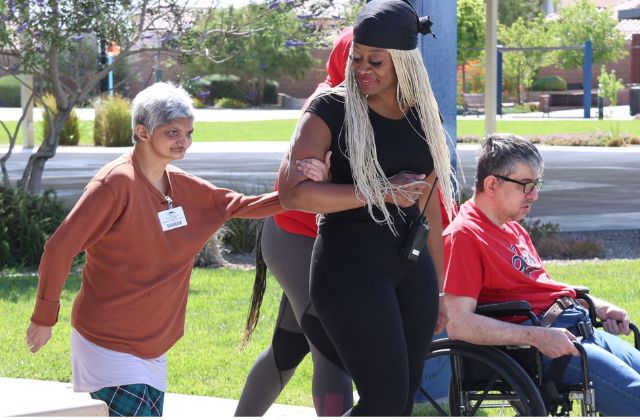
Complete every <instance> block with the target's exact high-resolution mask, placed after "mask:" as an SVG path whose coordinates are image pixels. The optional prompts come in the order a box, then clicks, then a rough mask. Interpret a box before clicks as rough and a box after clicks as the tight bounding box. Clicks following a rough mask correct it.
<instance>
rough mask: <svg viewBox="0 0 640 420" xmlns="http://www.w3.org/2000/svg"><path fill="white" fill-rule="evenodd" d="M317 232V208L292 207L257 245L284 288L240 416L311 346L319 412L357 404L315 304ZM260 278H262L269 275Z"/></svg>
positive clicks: (267, 226) (262, 404) (344, 50)
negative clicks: (311, 271) (312, 287)
mask: <svg viewBox="0 0 640 420" xmlns="http://www.w3.org/2000/svg"><path fill="white" fill-rule="evenodd" d="M352 40H353V29H352V28H351V27H348V28H346V29H344V30H343V31H342V32H341V33H340V35H339V36H338V38H337V40H336V42H335V44H334V46H333V49H332V51H331V54H330V55H329V60H328V61H327V65H326V68H327V77H326V79H325V80H324V81H323V82H322V83H320V84H319V85H318V87H317V88H316V90H315V92H314V93H313V94H312V95H311V96H310V97H309V99H308V100H307V102H306V103H305V105H304V106H303V110H304V109H306V108H307V106H308V105H309V102H310V101H311V99H312V98H314V97H315V96H316V95H317V94H319V93H321V92H323V91H325V90H326V89H329V88H331V87H334V86H336V85H338V84H340V83H341V82H342V81H343V80H344V72H345V66H346V64H347V59H348V57H349V51H350V49H351V42H352ZM277 187H278V185H277V183H276V188H277ZM317 232H318V225H317V224H316V214H314V213H309V212H303V211H296V210H288V211H285V212H283V213H281V214H278V215H276V216H274V217H273V218H268V219H265V222H264V226H263V230H262V234H261V239H260V242H259V244H258V246H259V247H260V248H261V252H262V255H263V258H264V262H265V263H266V265H267V267H269V269H270V270H271V272H272V273H273V274H274V276H275V277H276V279H277V280H278V282H279V283H280V285H281V286H282V289H283V290H284V292H283V294H282V299H281V301H280V308H279V311H278V318H277V321H276V325H275V328H274V332H273V338H272V339H271V345H270V346H269V347H267V348H266V349H265V350H264V351H262V353H261V354H260V355H259V356H258V358H257V359H256V361H255V362H254V364H253V366H252V368H251V370H250V372H249V375H248V376H247V380H246V382H245V385H244V388H243V390H242V393H241V395H240V399H239V401H238V406H237V408H236V412H235V415H236V416H242V417H247V416H251V417H255V416H262V415H263V414H264V413H265V412H266V411H267V410H268V409H269V407H270V406H271V405H272V404H273V403H274V401H275V400H276V398H277V397H278V395H279V394H280V392H281V391H282V389H284V387H285V386H286V384H287V382H288V381H289V380H290V379H291V377H292V376H293V374H294V373H295V370H296V367H297V366H298V364H300V362H302V360H303V359H304V358H305V356H306V355H307V354H308V353H309V352H311V354H312V360H313V382H312V395H313V404H314V406H315V409H316V413H317V415H318V416H340V415H342V413H344V412H345V411H347V410H348V409H349V408H351V406H352V404H353V386H352V383H351V377H350V376H349V375H348V374H347V373H346V371H345V369H344V367H343V365H342V362H341V361H340V358H339V356H338V354H337V353H336V351H335V349H334V348H333V345H332V344H331V342H330V340H329V338H328V337H327V335H326V333H325V331H324V329H323V328H322V325H321V324H320V322H319V320H318V318H317V315H316V314H315V310H313V308H312V307H311V305H310V297H309V266H310V264H311V251H312V249H313V243H314V241H315V238H316V236H317ZM264 275H266V273H264ZM256 281H257V282H262V281H264V278H262V279H257V280H256ZM260 287H261V286H258V288H260ZM257 310H258V305H257V304H256V305H254V306H253V307H252V309H251V310H250V312H251V313H252V314H254V316H255V314H256V313H257ZM301 325H302V327H301Z"/></svg>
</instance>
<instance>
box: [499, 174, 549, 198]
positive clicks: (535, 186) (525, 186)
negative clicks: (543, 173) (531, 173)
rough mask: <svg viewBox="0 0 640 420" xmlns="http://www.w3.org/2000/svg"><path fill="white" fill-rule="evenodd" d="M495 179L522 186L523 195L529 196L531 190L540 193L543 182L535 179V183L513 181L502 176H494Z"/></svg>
mask: <svg viewBox="0 0 640 420" xmlns="http://www.w3.org/2000/svg"><path fill="white" fill-rule="evenodd" d="M494 176H495V177H496V178H499V179H502V180H503V181H508V182H513V183H514V184H518V185H522V192H523V193H525V194H529V193H530V192H532V191H533V190H536V191H540V189H541V188H542V184H543V182H544V181H542V180H541V179H536V180H535V181H529V182H522V181H516V180H515V179H511V178H508V177H506V176H502V175H494Z"/></svg>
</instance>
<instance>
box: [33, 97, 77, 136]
mask: <svg viewBox="0 0 640 420" xmlns="http://www.w3.org/2000/svg"><path fill="white" fill-rule="evenodd" d="M42 105H46V107H48V109H47V108H45V116H44V124H43V127H44V128H43V130H44V132H43V135H44V138H45V139H46V138H47V137H48V136H49V132H50V130H51V126H50V124H51V122H52V121H53V120H54V119H55V117H56V115H57V114H58V105H57V104H56V98H55V97H54V96H53V95H51V94H47V95H44V96H43V97H42ZM49 113H51V116H50V118H48V117H47V115H46V114H49ZM79 142H80V119H79V118H78V114H76V111H75V109H72V110H71V112H70V113H69V116H68V117H67V120H66V121H65V122H64V124H63V126H62V129H61V130H60V136H59V140H58V144H59V145H61V146H77V145H78V143H79Z"/></svg>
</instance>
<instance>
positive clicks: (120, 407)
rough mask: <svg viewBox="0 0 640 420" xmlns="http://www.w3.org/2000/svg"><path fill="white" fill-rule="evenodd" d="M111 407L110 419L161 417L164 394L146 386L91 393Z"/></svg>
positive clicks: (122, 387) (134, 385)
mask: <svg viewBox="0 0 640 420" xmlns="http://www.w3.org/2000/svg"><path fill="white" fill-rule="evenodd" d="M90 395H91V398H93V399H94V400H102V401H104V402H105V403H107V407H109V417H160V416H162V405H163V403H164V392H162V391H159V390H157V389H155V388H154V387H152V386H149V385H146V384H132V385H122V386H112V387H108V388H102V389H99V390H98V391H96V392H91V393H90Z"/></svg>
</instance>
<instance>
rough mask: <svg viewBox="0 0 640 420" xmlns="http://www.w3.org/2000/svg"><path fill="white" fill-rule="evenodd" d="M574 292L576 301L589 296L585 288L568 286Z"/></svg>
mask: <svg viewBox="0 0 640 420" xmlns="http://www.w3.org/2000/svg"><path fill="white" fill-rule="evenodd" d="M569 287H571V288H572V289H573V290H574V291H575V292H576V299H583V298H584V297H585V296H586V295H588V294H589V288H588V287H586V286H573V285H569Z"/></svg>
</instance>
